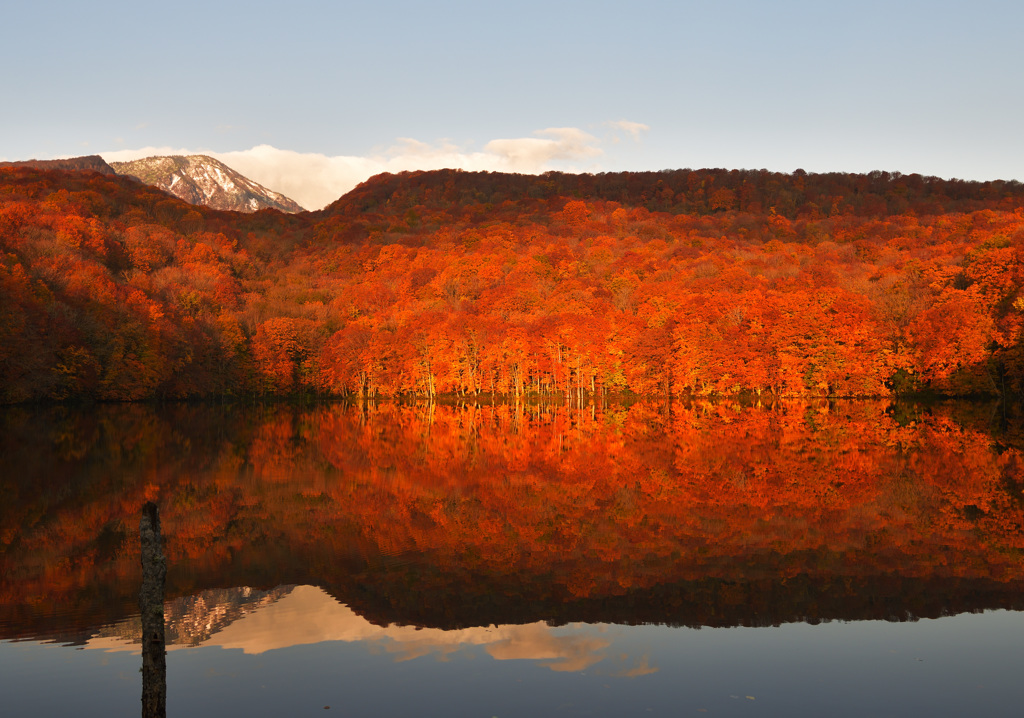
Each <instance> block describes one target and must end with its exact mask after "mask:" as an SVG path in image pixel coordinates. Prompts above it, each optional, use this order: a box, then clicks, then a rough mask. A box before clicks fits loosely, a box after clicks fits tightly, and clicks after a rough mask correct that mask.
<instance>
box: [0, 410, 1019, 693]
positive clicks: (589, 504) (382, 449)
mask: <svg viewBox="0 0 1024 718" xmlns="http://www.w3.org/2000/svg"><path fill="white" fill-rule="evenodd" d="M993 415H997V416H999V418H1000V422H999V423H997V424H994V425H993V424H992V423H990V417H991V416H993ZM0 429H2V430H3V431H2V434H0V449H2V452H3V455H4V456H5V461H6V462H7V463H8V465H9V466H11V467H12V468H13V470H12V471H10V472H8V474H7V475H6V476H5V477H4V478H2V479H0V490H2V492H3V495H4V496H5V497H9V498H10V500H9V501H4V502H0V519H2V528H3V533H2V534H0V537H2V540H3V543H2V553H0V569H2V572H0V639H2V638H7V639H11V638H32V639H36V640H40V639H54V640H58V641H61V642H66V643H72V644H78V645H85V646H88V647H90V648H93V647H96V648H100V647H102V648H104V650H110V649H111V648H112V647H115V646H118V645H130V642H131V641H137V640H139V639H138V638H136V636H140V635H142V641H143V647H144V648H146V647H148V645H149V643H148V641H147V639H146V638H145V635H147V634H146V632H145V628H146V627H145V625H140V624H139V623H138V621H139V618H138V614H136V613H135V609H134V601H133V600H132V599H133V597H132V596H131V592H130V590H129V588H128V587H131V586H137V585H139V582H140V580H142V578H143V576H140V575H139V568H138V567H139V565H140V564H139V556H138V554H137V553H136V551H138V550H139V549H138V544H137V542H135V541H133V540H132V535H133V533H134V532H133V531H131V530H130V528H129V527H130V526H131V525H132V523H134V521H133V519H132V515H133V513H134V512H135V511H136V510H137V507H138V506H139V505H141V504H143V503H145V502H147V501H153V502H156V503H158V504H159V505H160V507H161V519H162V523H163V534H164V540H165V551H166V555H167V560H168V571H167V598H168V599H169V603H167V629H166V630H167V642H168V645H169V646H172V648H173V647H175V646H207V647H212V646H220V647H221V648H222V649H223V650H232V649H241V650H242V651H243V653H244V654H245V655H250V654H253V653H259V654H260V655H264V654H265V653H273V652H275V651H280V650H282V649H286V648H289V647H291V648H292V649H294V647H295V646H299V645H304V646H311V647H312V646H316V645H320V644H321V643H322V642H324V641H334V642H360V643H362V644H364V645H367V646H373V645H377V646H381V647H382V650H383V651H384V652H385V654H387V655H390V656H392V657H394V658H396V659H403V660H410V659H413V658H418V657H420V656H428V655H434V656H436V657H448V656H451V655H454V654H456V653H459V652H462V651H467V650H471V649H472V648H473V647H477V648H479V649H480V650H482V651H484V652H485V654H486V655H487V656H489V657H490V658H492V659H495V660H496V661H498V662H501V663H507V662H508V661H507V660H506V659H530V660H534V661H537V662H538V665H540V666H548V667H549V668H550V670H552V671H555V672H557V673H558V674H560V675H562V674H564V675H568V674H571V673H582V672H585V671H587V670H608V671H611V673H610V674H609V675H611V674H614V675H623V676H625V675H627V674H629V675H632V676H633V677H638V678H639V677H644V676H653V675H656V674H658V673H659V672H663V670H664V669H662V668H661V667H660V666H659V665H656V664H655V663H654V661H653V659H650V660H649V659H648V658H647V654H646V652H645V651H644V650H641V649H638V650H635V651H633V650H632V649H630V651H631V652H629V659H628V661H625V659H621V660H620V658H617V657H616V656H620V654H622V653H623V652H622V651H621V650H620V649H618V648H616V647H615V645H613V644H612V643H609V641H610V639H609V638H608V637H607V636H606V635H605V634H600V633H587V634H585V635H579V636H575V637H570V636H567V635H561V634H558V633H552V632H551V631H552V628H553V627H556V626H560V625H564V624H574V625H575V624H577V623H583V624H592V625H594V626H606V625H609V624H620V625H621V624H657V625H662V626H676V627H682V626H688V627H694V628H697V627H733V626H766V627H767V626H779V625H780V624H785V623H796V624H817V623H820V622H824V621H830V620H836V619H838V620H843V621H858V620H871V619H881V620H885V621H913V620H916V619H919V618H939V617H944V616H949V615H951V614H957V613H964V612H978V611H982V610H985V609H1012V610H1020V609H1022V608H1024V600H1022V598H1021V596H1022V595H1024V593H1022V590H1024V558H1022V557H1024V529H1022V525H1024V521H1022V506H1024V494H1022V476H1024V472H1022V471H1021V456H1022V452H1021V448H1022V446H1024V441H1022V440H1021V436H1022V434H1021V431H1020V424H1019V422H1018V421H1017V420H1016V418H1015V415H1014V414H1013V410H1010V411H1009V412H1007V413H1005V414H1004V413H999V414H994V413H993V412H992V411H991V407H985V406H981V405H976V404H950V405H945V406H941V407H931V408H925V407H917V406H912V405H908V406H891V405H888V404H885V403H873V402H850V403H841V402H824V401H823V402H792V403H785V404H777V405H774V406H771V407H743V406H739V405H735V404H725V403H690V404H680V403H677V404H672V405H669V404H651V403H636V404H632V405H623V406H611V407H588V408H587V409H586V410H584V411H580V410H578V409H566V408H565V407H552V406H544V405H540V406H536V405H521V404H518V405H517V404H498V405H493V406H492V405H459V406H443V405H429V406H416V405H410V404H400V403H391V404H383V403H382V404H377V405H373V404H367V405H362V406H343V405H331V406H324V407H315V408H311V409H299V408H295V407H289V406H270V407H257V408H255V409H252V408H250V409H248V410H245V411H242V410H233V409H230V408H223V407H212V406H185V405H182V406H170V407H160V408H153V407H144V406H113V407H100V408H97V409H92V410H88V411H75V410H72V409H68V408H52V409H45V410H42V409H33V410H26V409H11V410H7V411H5V412H3V413H2V414H0ZM143 523H145V520H144V522H143ZM143 534H144V535H145V531H143ZM83 568H86V569H87V570H83ZM238 587H246V588H238ZM313 587H317V588H313ZM42 596H45V597H47V598H46V600H40V598H39V597H42ZM142 610H143V616H145V615H146V611H145V609H144V608H143V609H142ZM161 615H162V614H161ZM261 616H262V618H261ZM314 616H318V617H320V618H319V619H318V622H312V623H311V622H310V621H313V617H314ZM300 618H305V619H307V620H305V622H304V621H303V620H299V619H300ZM143 623H144V622H143ZM272 628H273V630H271V629H272ZM602 630H603V629H602ZM865 630H867V628H866V627H865ZM872 630H873V629H872ZM702 640H703V639H702ZM125 641H127V642H128V643H127V644H125V643H124V642H125ZM954 648H955V647H950V650H953V649H954ZM171 655H172V657H173V656H176V655H179V654H178V653H176V652H175V651H172V654H171ZM662 660H664V658H662ZM144 661H145V659H144ZM613 661H620V663H622V665H620V666H618V667H616V668H614V670H613V669H612V668H608V669H605V668H602V666H606V665H607V666H611V663H612V662H613ZM627 663H628V665H626V664H627ZM183 669H184V665H183ZM766 670H767V668H766ZM175 675H176V676H178V675H179V673H178V669H177V668H175ZM176 680H178V679H176ZM836 680H842V679H841V678H837V679H836ZM936 680H937V681H938V680H941V679H939V678H936ZM1022 698H1024V696H1022ZM174 700H175V698H174V697H173V696H172V712H173V710H174V709H173V705H174ZM353 701H355V702H358V701H357V700H356V699H355V698H353ZM144 704H145V698H144Z"/></svg>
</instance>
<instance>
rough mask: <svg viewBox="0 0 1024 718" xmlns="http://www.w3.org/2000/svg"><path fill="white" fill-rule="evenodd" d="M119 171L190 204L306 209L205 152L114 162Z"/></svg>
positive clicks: (254, 209)
mask: <svg viewBox="0 0 1024 718" xmlns="http://www.w3.org/2000/svg"><path fill="white" fill-rule="evenodd" d="M110 166H111V167H113V169H114V171H116V172H117V174H120V175H127V176H131V177H135V178H136V179H138V180H140V181H142V182H144V183H146V184H149V185H153V186H154V187H157V188H159V189H162V190H164V191H165V192H168V193H170V194H173V195H174V196H175V197H178V198H179V199H183V200H185V201H186V202H189V203H191V204H201V205H206V206H207V207H210V208H212V209H220V210H231V211H234V212H257V211H259V210H261V209H277V210H280V211H282V212H287V213H295V212H302V211H304V209H303V207H302V206H300V205H299V204H298V203H297V202H295V201H294V200H291V199H289V198H288V197H285V196H284V195H283V194H280V193H278V192H274V191H273V190H271V189H267V188H266V187H264V186H263V185H261V184H259V183H258V182H253V181H252V180H251V179H249V178H248V177H244V176H243V175H241V174H239V173H238V172H236V171H235V170H233V169H231V168H230V167H228V166H227V165H225V164H224V163H223V162H220V161H218V160H215V159H214V158H212V157H208V156H206V155H173V156H158V157H146V158H144V159H139V160H132V161H130V162H112V163H110Z"/></svg>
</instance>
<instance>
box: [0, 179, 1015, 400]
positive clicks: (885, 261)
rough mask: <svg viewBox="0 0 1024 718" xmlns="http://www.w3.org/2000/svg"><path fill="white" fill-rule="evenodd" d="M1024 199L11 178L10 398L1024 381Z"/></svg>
mask: <svg viewBox="0 0 1024 718" xmlns="http://www.w3.org/2000/svg"><path fill="white" fill-rule="evenodd" d="M1022 207H1024V186H1022V185H1021V184H1019V183H1013V182H1010V183H1008V182H990V183H972V182H961V181H944V180H939V179H935V178H925V177H920V176H916V175H910V176H901V175H897V174H892V175H890V174H887V173H881V172H878V173H872V174H870V175H848V174H825V175H814V174H807V173H804V172H802V171H797V172H795V173H793V174H791V175H786V174H778V173H769V172H764V171H733V172H729V171H724V170H700V171H689V170H680V171H673V172H660V173H619V174H601V175H565V174H558V173H549V174H546V175H541V176H526V175H508V174H496V173H490V174H489V173H467V172H459V171H448V170H444V171H435V172H416V173H403V174H400V175H380V176H377V177H374V178H372V179H370V180H369V181H367V182H366V183H364V184H363V185H360V186H359V187H357V188H356V189H355V190H353V191H352V192H351V193H349V194H348V195H346V196H345V197H342V198H341V199H339V200H338V201H337V202H335V203H334V204H332V205H331V206H329V207H327V208H326V209H325V210H323V211H321V212H316V213H300V214H297V215H285V214H282V213H280V212H277V211H274V210H266V211H262V212H257V213H255V214H249V215H243V214H239V213H232V212H217V211H213V210H210V209H207V208H204V207H196V206H192V205H189V204H186V203H184V202H182V201H180V200H177V199H174V198H171V197H169V196H168V195H166V194H164V193H162V192H160V191H158V190H155V189H152V188H148V187H144V186H140V185H139V184H138V183H136V182H133V181H130V180H127V179H124V178H119V177H110V176H102V175H98V174H87V173H81V172H77V173H65V172H58V171H46V170H39V169H34V168H28V167H14V168H5V169H0V376H2V377H3V382H2V383H0V401H3V402H7V403H10V402H20V401H37V400H54V399H55V400H62V399H77V398H88V399H101V400H133V399H146V398H186V397H212V396H242V395H251V394H256V395H275V396H287V395H295V394H315V395H323V396H328V395H329V396H342V395H346V396H358V395H362V396H393V395H412V394H415V395H421V396H427V395H429V396H436V395H445V394H458V395H470V396H472V395H479V394H483V393H486V394H488V395H490V394H492V393H493V394H504V395H517V396H518V395H543V396H552V397H558V398H559V399H560V400H562V399H565V398H571V399H573V400H580V399H584V400H585V399H586V398H588V397H592V396H595V395H601V394H605V393H608V392H633V393H636V394H643V395H649V394H665V393H670V394H678V395H684V394H697V395H714V394H743V393H749V394H756V395H759V396H761V397H765V396H794V395H815V396H825V395H838V396H880V395H888V394H891V393H895V392H909V391H932V392H937V393H944V394H991V395H999V394H1011V393H1019V392H1021V390H1022V388H1024V348H1022V346H1021V321H1022V318H1024V294H1022V283H1024V272H1022V260H1024V209H1022Z"/></svg>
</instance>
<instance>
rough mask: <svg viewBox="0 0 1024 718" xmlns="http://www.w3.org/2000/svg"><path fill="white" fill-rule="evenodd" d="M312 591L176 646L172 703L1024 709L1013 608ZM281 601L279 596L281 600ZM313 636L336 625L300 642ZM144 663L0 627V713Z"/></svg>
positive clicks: (942, 712) (81, 700)
mask: <svg viewBox="0 0 1024 718" xmlns="http://www.w3.org/2000/svg"><path fill="white" fill-rule="evenodd" d="M300 598H302V593H301V592H300ZM305 598H306V599H308V601H306V602H305V603H303V602H302V601H299V602H295V603H294V604H293V605H292V609H296V610H298V609H303V610H305V609H311V610H312V612H311V613H309V614H308V615H307V617H308V618H309V619H310V623H314V624H318V625H316V626H314V627H313V628H309V629H306V631H307V632H306V633H302V634H300V635H295V636H292V637H291V638H288V636H287V635H285V634H283V633H281V630H282V629H285V628H286V627H289V626H290V627H291V628H289V629H288V630H295V629H299V618H301V616H290V615H288V614H289V613H290V612H291V609H289V610H288V611H279V613H278V615H277V616H276V617H274V614H272V613H266V614H265V615H264V619H265V620H263V621H262V622H261V623H253V624H252V625H251V626H250V627H249V628H250V629H251V630H249V633H248V636H245V635H243V631H242V630H241V627H242V624H244V623H245V622H246V621H250V620H252V619H255V618H256V617H257V616H259V614H260V613H263V612H265V611H267V609H269V608H271V607H272V606H268V607H266V608H262V609H260V610H259V611H256V612H254V613H253V614H249V615H247V616H246V617H244V618H242V619H240V620H239V621H237V622H236V623H235V624H232V626H229V627H228V628H227V629H225V630H224V631H222V632H221V633H219V634H216V635H215V636H214V637H213V639H212V641H211V644H217V645H216V646H213V645H209V646H206V647H200V648H196V649H184V650H176V651H172V652H171V653H170V655H169V656H168V675H169V678H168V683H169V691H170V698H169V702H168V706H169V708H170V710H171V714H172V715H175V714H176V715H189V716H192V715H196V716H202V715H239V714H244V715H246V716H247V718H248V717H251V716H280V715H301V714H311V713H313V712H317V715H330V714H329V713H327V712H325V711H323V706H325V705H330V706H331V707H332V708H331V711H332V712H333V711H335V710H339V711H342V712H344V713H345V715H360V716H379V715H395V716H405V715H416V716H450V715H485V716H491V715H495V716H513V715H597V716H627V715H647V714H648V711H647V709H648V708H650V709H651V711H650V713H651V714H653V715H672V716H679V715H692V714H696V713H697V711H699V710H700V709H702V708H703V709H705V710H706V711H707V712H708V713H709V714H712V715H714V714H718V715H754V714H758V715H786V716H845V715H850V716H854V715H856V716H867V715H870V716H886V715H889V716H906V715H927V716H930V717H931V716H964V715H986V716H1003V715H1005V716H1010V715H1018V714H1019V707H1020V705H1022V704H1024V684H1022V682H1021V681H1020V678H1019V667H1020V666H1021V665H1024V614H1020V613H1010V612H1005V611H996V612H989V613H984V614H965V615H960V616H954V617H950V618H944V619H939V620H922V621H918V622H915V623H886V622H881V621H869V622H859V623H827V624H822V625H818V626H810V625H806V624H787V625H783V626H780V627H777V628H717V629H701V630H692V629H678V628H668V627H663V626H605V625H601V626H589V625H582V624H573V625H569V626H562V627H550V626H547V625H545V624H533V625H530V626H519V627H507V628H508V630H504V628H492V629H482V628H481V629H467V630H465V631H454V632H451V633H450V634H448V635H445V632H442V631H431V630H429V629H422V630H419V631H417V630H416V629H413V628H403V629H398V630H396V629H394V627H392V628H384V627H379V626H372V625H368V624H367V625H362V624H365V622H362V624H361V623H360V619H358V617H356V618H355V619H353V618H352V615H351V614H350V613H346V612H345V611H338V609H341V608H343V607H340V606H338V609H334V612H332V611H328V610H326V609H327V604H326V603H321V602H320V599H317V598H316V594H315V589H311V590H310V591H309V592H308V594H307V596H306V597H305ZM328 600H329V599H328ZM285 601H286V599H281V601H279V602H278V604H284V606H283V608H288V605H287V603H285ZM278 604H273V605H278ZM334 605H335V606H337V604H334ZM317 606H319V607H320V608H319V609H318V608H317ZM321 609H323V612H318V611H320V610H321ZM271 618H273V620H269V619H271ZM328 618H330V619H331V620H332V621H333V623H330V622H327V623H325V622H324V621H326V620H327V619H328ZM274 624H278V625H277V627H274ZM236 627H237V628H236ZM232 629H236V630H234V631H233V630H232ZM417 634H419V635H417ZM320 635H325V636H333V637H330V638H329V639H328V640H320V641H319V642H308V643H304V642H303V641H307V640H308V641H316V640H317V638H318V637H319V636H320ZM289 642H292V643H296V644H297V645H286V644H288V643H289ZM596 656H602V657H603V659H602V660H596V661H595V660H593V659H594V657H596ZM416 657H418V659H417V660H409V659H412V658H416ZM495 658H502V659H517V660H494V659H495ZM524 659H525V660H524ZM573 661H578V663H576V664H575V665H573V664H572V662H573ZM137 663H138V656H137V655H133V654H132V653H130V652H128V651H109V650H74V649H71V648H66V647H60V646H55V645H42V644H38V643H32V642H25V643H0V695H2V696H3V697H4V704H3V708H4V710H3V711H2V712H3V714H4V715H76V716H88V715H107V714H115V713H118V711H119V710H120V709H121V708H124V707H127V708H128V709H129V710H128V711H127V712H129V713H130V712H132V711H134V710H135V709H136V707H137V705H138V688H139V684H138V681H139V678H138V666H137ZM557 667H562V668H564V669H566V670H562V671H552V670H551V668H557ZM654 668H657V670H656V671H653V672H652V670H653V669H654ZM627 675H632V676H634V677H633V678H632V679H625V678H624V677H623V676H627Z"/></svg>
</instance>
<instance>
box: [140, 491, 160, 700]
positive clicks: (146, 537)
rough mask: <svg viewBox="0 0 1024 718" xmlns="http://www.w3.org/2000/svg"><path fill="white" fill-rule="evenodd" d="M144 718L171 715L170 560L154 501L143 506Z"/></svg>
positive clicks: (141, 594) (141, 593)
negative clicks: (167, 584) (166, 620)
mask: <svg viewBox="0 0 1024 718" xmlns="http://www.w3.org/2000/svg"><path fill="white" fill-rule="evenodd" d="M139 539H140V541H141V544H142V590H141V591H139V611H140V612H141V614H142V718H165V716H166V715H167V651H166V648H165V644H164V583H165V580H166V578H167V559H166V558H164V551H163V547H162V546H161V540H160V512H159V510H158V509H157V507H156V504H154V503H153V502H152V501H147V502H146V505H145V506H143V507H142V520H141V521H140V523H139Z"/></svg>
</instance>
